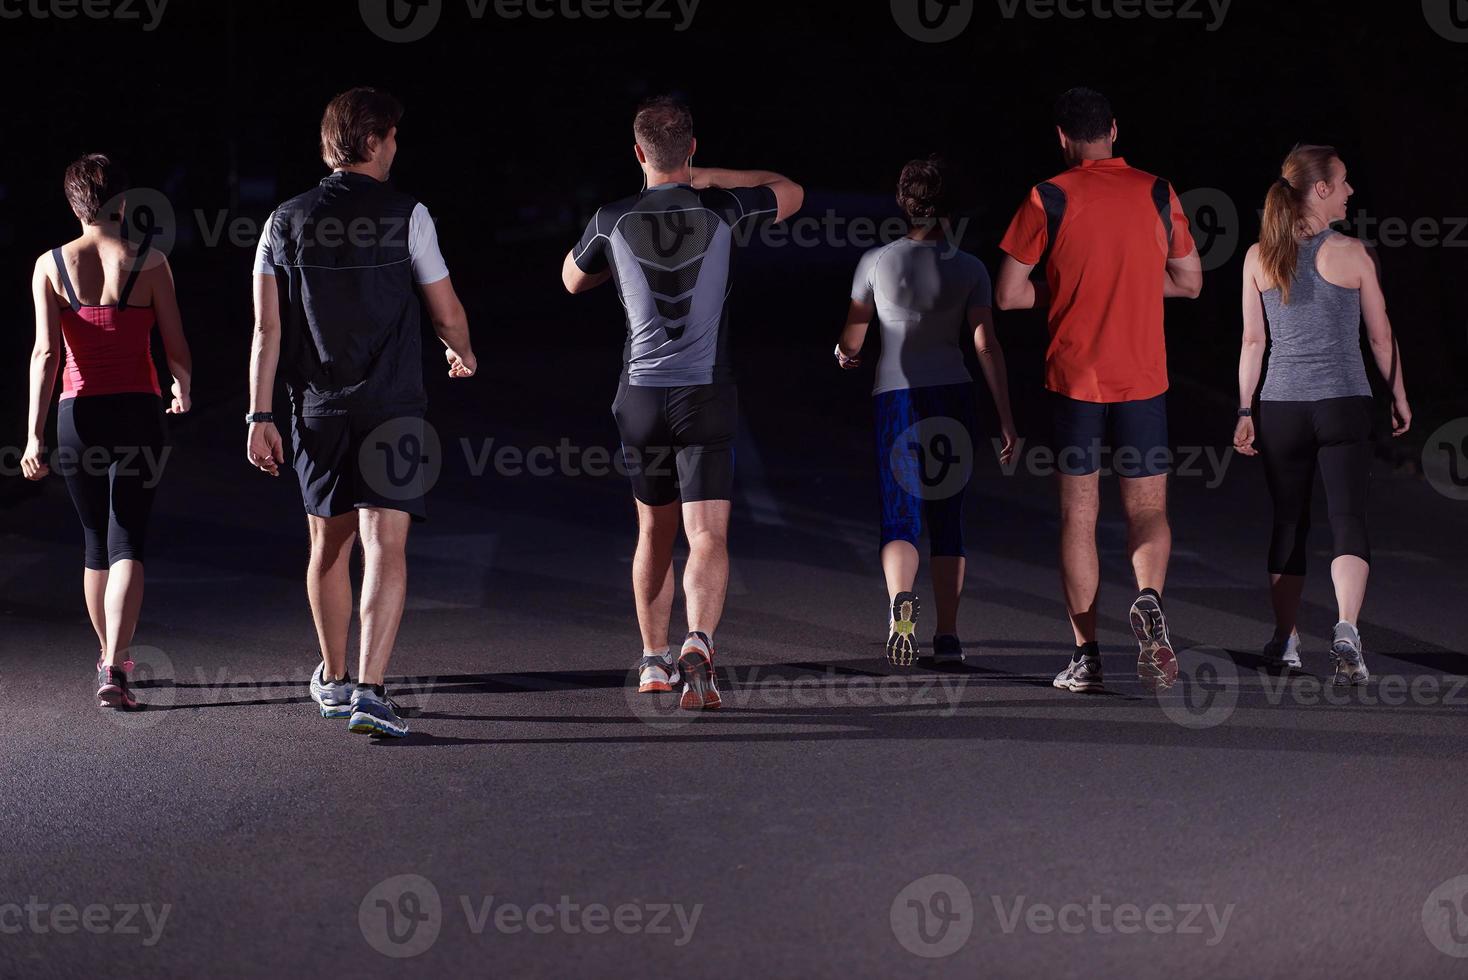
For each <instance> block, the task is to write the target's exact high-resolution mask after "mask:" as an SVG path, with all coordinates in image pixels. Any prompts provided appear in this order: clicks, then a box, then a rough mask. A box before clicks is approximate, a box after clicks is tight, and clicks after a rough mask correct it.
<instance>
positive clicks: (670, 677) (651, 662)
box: [637, 653, 678, 694]
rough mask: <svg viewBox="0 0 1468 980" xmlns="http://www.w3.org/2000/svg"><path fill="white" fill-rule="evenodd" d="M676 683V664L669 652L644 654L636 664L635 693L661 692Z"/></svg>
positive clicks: (671, 687) (669, 689)
mask: <svg viewBox="0 0 1468 980" xmlns="http://www.w3.org/2000/svg"><path fill="white" fill-rule="evenodd" d="M676 683H678V665H677V664H676V663H675V662H674V661H673V655H672V654H671V653H665V654H662V655H657V654H654V655H652V656H644V657H643V658H642V659H641V660H640V661H638V664H637V693H638V694H661V693H663V692H666V691H671V690H672V689H673V685H674V684H676Z"/></svg>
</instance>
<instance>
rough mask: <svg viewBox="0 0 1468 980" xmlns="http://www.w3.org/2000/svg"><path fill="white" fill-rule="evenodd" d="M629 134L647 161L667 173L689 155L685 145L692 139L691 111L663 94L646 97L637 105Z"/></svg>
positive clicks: (689, 144)
mask: <svg viewBox="0 0 1468 980" xmlns="http://www.w3.org/2000/svg"><path fill="white" fill-rule="evenodd" d="M632 135H633V137H634V138H635V139H636V140H637V145H638V146H640V147H642V152H643V153H644V154H646V155H647V162H648V163H650V164H652V166H653V168H654V169H656V170H659V171H662V172H663V173H667V172H668V171H670V170H672V169H673V168H674V167H678V166H681V165H682V164H683V162H684V161H686V160H687V159H688V148H689V146H691V145H692V143H693V112H692V110H690V109H689V108H688V106H686V105H684V104H683V103H681V102H679V101H677V100H676V99H673V98H670V97H668V96H666V95H660V96H658V97H657V98H653V99H648V100H647V101H646V102H643V103H642V104H641V105H639V106H638V107H637V116H636V118H634V119H633V120H632Z"/></svg>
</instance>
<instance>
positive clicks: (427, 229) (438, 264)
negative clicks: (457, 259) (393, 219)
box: [408, 203, 449, 286]
mask: <svg viewBox="0 0 1468 980" xmlns="http://www.w3.org/2000/svg"><path fill="white" fill-rule="evenodd" d="M408 257H409V260H410V261H411V262H412V265H413V281H414V282H416V283H417V284H418V285H420V286H426V285H428V284H429V283H432V282H438V281H439V280H440V279H447V278H448V277H449V266H448V263H447V262H445V261H444V260H443V252H441V251H440V250H439V247H438V229H437V228H435V227H434V225H433V216H432V215H430V214H429V213H428V209H427V208H426V207H424V206H423V205H422V204H421V203H420V204H418V205H415V206H414V208H413V215H412V217H410V218H409V219H408Z"/></svg>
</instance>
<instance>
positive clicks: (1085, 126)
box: [1055, 88, 1116, 143]
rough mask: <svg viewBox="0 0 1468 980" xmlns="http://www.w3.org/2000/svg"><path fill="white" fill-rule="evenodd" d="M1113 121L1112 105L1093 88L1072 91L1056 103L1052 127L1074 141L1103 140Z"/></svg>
mask: <svg viewBox="0 0 1468 980" xmlns="http://www.w3.org/2000/svg"><path fill="white" fill-rule="evenodd" d="M1115 121H1116V114H1115V113H1114V112H1112V111H1111V102H1110V101H1109V100H1108V99H1107V98H1106V96H1104V95H1102V94H1101V93H1100V92H1098V91H1096V90H1095V89H1093V88H1073V89H1071V90H1070V91H1069V92H1066V93H1065V94H1064V95H1062V96H1061V97H1060V98H1058V99H1056V100H1055V125H1057V126H1059V127H1060V131H1061V132H1062V133H1064V134H1065V135H1066V136H1067V137H1068V138H1070V139H1073V140H1076V141H1077V142H1080V143H1094V142H1096V141H1097V140H1104V139H1106V137H1108V136H1110V135H1111V124H1112V123H1113V122H1115Z"/></svg>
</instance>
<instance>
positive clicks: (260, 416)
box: [245, 412, 275, 425]
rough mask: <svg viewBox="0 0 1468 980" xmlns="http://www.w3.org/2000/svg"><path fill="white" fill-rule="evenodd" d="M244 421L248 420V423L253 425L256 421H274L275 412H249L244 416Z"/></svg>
mask: <svg viewBox="0 0 1468 980" xmlns="http://www.w3.org/2000/svg"><path fill="white" fill-rule="evenodd" d="M245 421H246V422H248V423H249V424H250V425H254V424H255V423H256V422H274V421H275V413H274V412H251V413H250V414H248V415H246V416H245Z"/></svg>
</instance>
